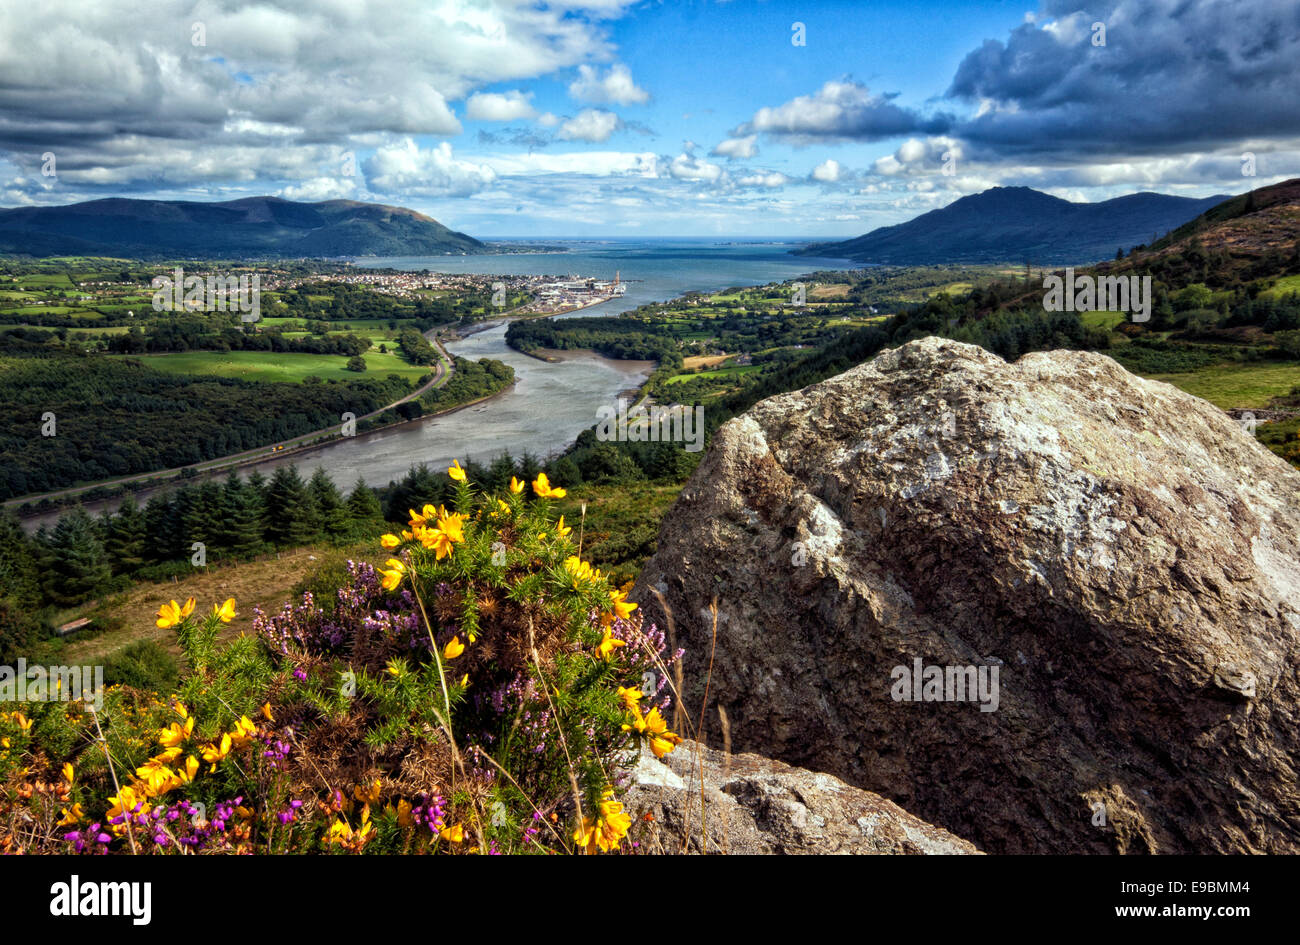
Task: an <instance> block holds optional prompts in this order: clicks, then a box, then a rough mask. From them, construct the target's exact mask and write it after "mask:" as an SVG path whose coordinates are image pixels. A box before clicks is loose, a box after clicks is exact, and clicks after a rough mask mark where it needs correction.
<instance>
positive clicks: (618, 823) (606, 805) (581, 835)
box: [573, 789, 632, 853]
mask: <svg viewBox="0 0 1300 945" xmlns="http://www.w3.org/2000/svg"><path fill="white" fill-rule="evenodd" d="M613 797H614V792H613V790H610V789H607V790H606V791H605V793H604V796H603V797H602V798H601V801H600V804H599V807H598V813H597V815H596V816H595V817H584V818H583V819H582V823H581V825H579V827H578V829H577V830H575V831H574V832H573V842H574V843H576V844H578V846H580V847H583V848H584V849H585V850H586V851H587V852H588V853H596V852H597V851H598V850H603V851H606V852H608V851H610V850H614V849H616V848H617V847H618V845H619V843H620V842H621V841H622V840H623V838H624V837H626V836H627V832H628V829H629V828H631V826H632V818H631V817H630V816H628V815H627V813H625V812H624V810H623V805H622V804H621V803H620V802H618V801H616V800H614V799H613Z"/></svg>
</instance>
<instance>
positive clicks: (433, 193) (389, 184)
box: [363, 138, 496, 197]
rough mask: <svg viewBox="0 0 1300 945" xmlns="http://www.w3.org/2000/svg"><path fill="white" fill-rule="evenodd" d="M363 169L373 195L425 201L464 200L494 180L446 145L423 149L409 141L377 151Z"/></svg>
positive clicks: (490, 172) (489, 171) (491, 173)
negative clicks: (399, 195)
mask: <svg viewBox="0 0 1300 945" xmlns="http://www.w3.org/2000/svg"><path fill="white" fill-rule="evenodd" d="M363 169H364V171H365V174H366V181H367V183H368V184H369V186H370V189H371V190H373V191H377V192H380V193H405V194H417V195H420V196H424V197H464V196H468V195H469V194H473V193H477V192H478V191H480V190H483V189H484V188H485V187H488V186H489V185H491V184H492V182H493V181H495V180H496V173H495V172H494V171H493V170H492V168H490V167H487V166H486V165H482V164H474V163H472V162H470V161H462V160H459V159H457V158H455V157H453V156H452V153H451V145H450V144H449V143H447V142H446V141H442V142H440V143H438V144H437V145H435V146H434V147H432V148H423V149H422V148H420V147H419V146H418V145H417V144H416V143H415V142H414V141H413V140H412V139H410V138H406V139H405V140H402V141H398V142H396V143H394V144H391V145H387V146H385V147H381V148H379V149H377V150H376V151H375V153H374V155H372V156H371V157H370V158H369V159H368V160H367V161H366V162H365V163H364V165H363Z"/></svg>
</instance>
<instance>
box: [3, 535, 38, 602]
mask: <svg viewBox="0 0 1300 945" xmlns="http://www.w3.org/2000/svg"><path fill="white" fill-rule="evenodd" d="M0 598H9V599H10V600H11V601H13V602H14V603H16V604H18V605H20V606H32V607H34V606H35V605H36V604H37V603H39V601H40V582H39V581H38V580H37V561H36V548H35V547H33V544H32V542H31V540H30V539H29V538H28V537H27V535H26V533H24V532H23V527H22V525H20V524H19V523H18V519H17V518H15V517H14V516H13V514H12V513H10V512H8V511H0Z"/></svg>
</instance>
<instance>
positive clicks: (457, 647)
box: [442, 636, 465, 660]
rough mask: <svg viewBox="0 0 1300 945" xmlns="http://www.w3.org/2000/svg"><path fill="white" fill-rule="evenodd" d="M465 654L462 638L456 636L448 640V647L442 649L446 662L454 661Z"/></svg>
mask: <svg viewBox="0 0 1300 945" xmlns="http://www.w3.org/2000/svg"><path fill="white" fill-rule="evenodd" d="M464 652H465V644H464V643H461V642H460V637H458V636H455V637H452V638H451V639H450V640H448V641H447V645H446V646H444V647H443V648H442V658H443V659H445V660H454V659H455V658H456V657H458V656H460V654H462V653H464Z"/></svg>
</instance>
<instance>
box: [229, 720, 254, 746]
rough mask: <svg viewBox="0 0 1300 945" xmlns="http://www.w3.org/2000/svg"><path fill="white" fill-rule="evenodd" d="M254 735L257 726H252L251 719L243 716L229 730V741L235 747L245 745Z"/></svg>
mask: <svg viewBox="0 0 1300 945" xmlns="http://www.w3.org/2000/svg"><path fill="white" fill-rule="evenodd" d="M255 734H257V726H256V725H254V724H253V720H252V719H250V718H249V717H248V716H246V715H243V716H240V718H239V721H238V722H236V723H235V727H234V728H233V729H231V730H230V740H231V742H233V743H234V744H235V745H236V746H239V745H243V744H245V743H246V742H247V741H248V740H249V739H250V738H252V737H253V736H254V735H255Z"/></svg>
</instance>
